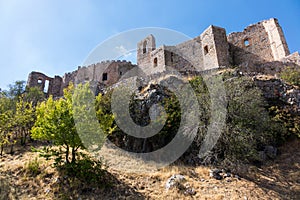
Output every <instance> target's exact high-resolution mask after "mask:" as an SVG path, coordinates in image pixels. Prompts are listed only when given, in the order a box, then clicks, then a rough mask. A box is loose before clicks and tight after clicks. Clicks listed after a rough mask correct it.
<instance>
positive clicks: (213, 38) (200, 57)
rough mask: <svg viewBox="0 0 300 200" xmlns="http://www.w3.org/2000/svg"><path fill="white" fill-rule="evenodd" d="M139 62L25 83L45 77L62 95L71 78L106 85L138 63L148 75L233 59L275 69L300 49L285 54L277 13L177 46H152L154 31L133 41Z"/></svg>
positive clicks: (250, 67) (245, 66) (293, 60)
mask: <svg viewBox="0 0 300 200" xmlns="http://www.w3.org/2000/svg"><path fill="white" fill-rule="evenodd" d="M137 64H138V67H139V68H135V67H137V66H136V65H133V64H131V62H127V61H125V60H123V61H120V60H118V61H102V62H99V63H96V64H92V65H89V66H86V67H78V69H77V70H75V71H73V72H71V73H66V74H65V75H64V76H63V77H62V78H61V77H58V76H55V77H54V78H50V77H48V76H46V75H44V74H42V73H39V72H32V73H30V75H29V77H28V83H27V86H28V87H33V86H38V87H40V89H41V90H44V88H45V83H46V81H49V88H48V91H46V93H47V94H52V95H54V96H61V95H62V94H63V89H64V88H66V87H67V86H68V85H69V83H70V82H73V83H75V84H79V83H84V82H87V81H89V82H91V83H92V84H93V85H99V84H101V85H106V86H110V85H113V84H114V83H116V82H118V81H119V80H120V78H121V77H122V76H123V75H124V74H126V72H128V71H130V70H131V69H133V68H135V69H139V70H140V72H139V73H142V72H143V73H145V74H146V75H148V76H150V75H153V74H154V75H156V74H157V75H161V74H163V72H165V71H172V70H176V71H177V72H180V73H181V74H183V75H185V76H190V75H191V76H194V75H197V74H198V72H203V71H211V70H214V69H218V68H220V67H223V66H229V65H235V66H239V67H240V71H244V72H248V73H250V72H251V73H254V74H255V73H256V74H257V73H262V74H271V75H276V74H279V73H280V72H281V71H282V70H283V69H284V68H285V67H287V66H294V67H295V66H300V55H299V53H294V54H291V55H289V49H288V46H287V44H286V41H285V38H284V35H283V31H282V29H281V27H280V25H279V23H278V21H277V19H274V18H272V19H269V20H264V21H261V22H258V23H257V24H254V25H250V26H248V27H246V28H245V29H244V31H242V32H234V33H231V34H229V35H228V36H226V31H225V29H224V28H220V27H216V26H209V27H208V28H207V29H206V30H205V31H204V32H203V33H201V34H200V35H199V36H197V37H195V38H194V39H191V40H188V41H185V42H183V43H180V44H177V45H175V46H165V45H162V46H160V47H158V48H156V42H155V38H154V36H153V35H149V36H147V37H146V38H145V39H143V40H141V41H140V42H138V44H137Z"/></svg>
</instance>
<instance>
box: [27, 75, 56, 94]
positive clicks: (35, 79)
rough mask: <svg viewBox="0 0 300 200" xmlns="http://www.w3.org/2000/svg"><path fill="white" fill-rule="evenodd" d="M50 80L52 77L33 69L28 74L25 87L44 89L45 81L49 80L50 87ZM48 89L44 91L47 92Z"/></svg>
mask: <svg viewBox="0 0 300 200" xmlns="http://www.w3.org/2000/svg"><path fill="white" fill-rule="evenodd" d="M52 80H53V78H50V77H48V76H46V75H45V74H43V73H41V72H34V71H33V72H31V73H30V74H29V76H28V79H27V87H28V88H31V87H38V88H40V90H41V91H44V88H45V85H46V81H49V88H50V84H51V82H52ZM48 91H49V90H48ZM48 91H46V92H45V93H48Z"/></svg>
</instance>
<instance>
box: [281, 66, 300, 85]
mask: <svg viewBox="0 0 300 200" xmlns="http://www.w3.org/2000/svg"><path fill="white" fill-rule="evenodd" d="M280 76H281V78H282V79H283V80H285V81H286V82H288V83H290V84H292V85H296V86H298V87H300V68H299V67H298V68H292V67H287V68H286V69H284V70H283V71H282V72H281V74H280Z"/></svg>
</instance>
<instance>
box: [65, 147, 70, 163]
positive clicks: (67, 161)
mask: <svg viewBox="0 0 300 200" xmlns="http://www.w3.org/2000/svg"><path fill="white" fill-rule="evenodd" d="M66 163H70V162H69V146H68V145H67V150H66Z"/></svg>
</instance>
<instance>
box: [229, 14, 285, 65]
mask: <svg viewBox="0 0 300 200" xmlns="http://www.w3.org/2000/svg"><path fill="white" fill-rule="evenodd" d="M227 39H228V42H229V45H230V54H231V55H230V56H231V57H232V65H243V66H247V67H250V68H251V67H253V66H255V65H256V66H257V65H258V64H260V63H265V62H272V61H279V60H281V59H282V58H284V57H285V56H287V55H289V49H288V46H287V44H286V41H285V38H284V35H283V31H282V29H281V27H280V26H279V23H278V21H277V19H274V18H272V19H269V20H264V21H262V22H258V23H257V24H253V25H250V26H248V27H246V28H245V29H244V31H243V32H234V33H231V34H229V35H228V37H227Z"/></svg>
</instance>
